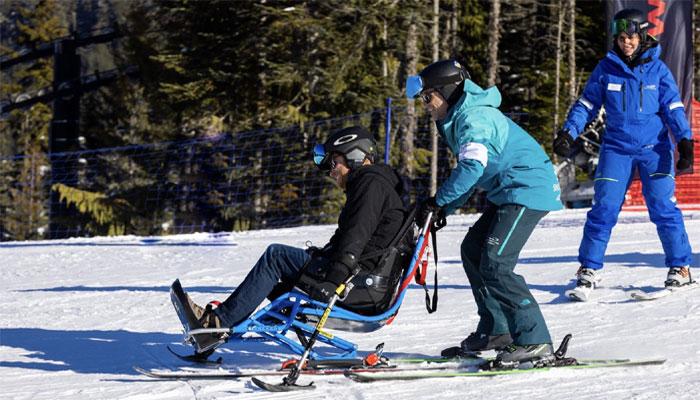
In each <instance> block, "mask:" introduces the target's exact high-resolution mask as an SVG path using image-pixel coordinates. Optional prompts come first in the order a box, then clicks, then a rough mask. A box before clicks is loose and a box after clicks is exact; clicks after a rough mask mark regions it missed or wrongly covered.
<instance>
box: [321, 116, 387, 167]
mask: <svg viewBox="0 0 700 400" xmlns="http://www.w3.org/2000/svg"><path fill="white" fill-rule="evenodd" d="M333 153H340V154H342V155H343V156H345V160H346V161H347V163H348V166H349V167H350V169H352V168H355V167H359V166H360V165H362V163H363V162H364V161H365V158H367V159H369V161H370V162H372V163H374V162H375V160H376V159H377V144H376V143H375V141H374V138H373V137H372V134H371V133H369V132H367V131H366V130H365V129H364V128H362V127H361V126H351V127H349V128H345V129H341V130H339V131H338V132H336V133H334V134H333V135H331V136H330V137H329V138H328V139H326V142H325V143H324V144H322V145H321V144H319V145H316V147H314V162H315V163H316V166H318V168H319V169H321V170H322V171H330V169H331V157H332V155H333Z"/></svg>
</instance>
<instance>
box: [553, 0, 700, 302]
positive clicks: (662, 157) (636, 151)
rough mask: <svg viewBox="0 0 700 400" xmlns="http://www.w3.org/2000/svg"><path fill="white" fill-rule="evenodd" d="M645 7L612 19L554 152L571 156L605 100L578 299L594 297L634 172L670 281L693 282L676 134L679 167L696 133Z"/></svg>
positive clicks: (687, 161) (685, 163)
mask: <svg viewBox="0 0 700 400" xmlns="http://www.w3.org/2000/svg"><path fill="white" fill-rule="evenodd" d="M648 27H649V22H648V21H647V19H646V17H645V15H644V13H643V12H642V11H640V10H637V9H633V8H628V9H624V10H622V11H620V12H618V13H617V14H615V17H613V23H612V34H613V38H614V40H613V48H612V49H611V50H610V51H609V52H608V54H607V55H606V57H605V58H604V59H603V60H601V61H600V62H599V63H598V65H597V66H596V67H595V69H594V70H593V72H592V73H591V76H590V77H589V78H588V83H586V87H585V88H584V90H583V94H582V95H581V98H580V99H579V100H578V101H577V102H576V103H575V104H574V105H573V107H572V109H571V112H570V113H569V117H568V119H567V120H566V122H565V123H564V125H563V127H562V129H561V130H560V131H559V132H558V134H557V137H556V138H555V139H554V152H555V153H557V154H558V155H560V156H562V157H568V156H569V153H570V150H571V146H572V144H573V143H574V140H575V139H576V138H577V137H578V135H579V134H580V133H581V131H582V130H583V128H584V126H585V125H586V123H587V122H588V121H590V120H591V119H593V118H594V117H595V116H596V114H597V112H598V110H599V109H600V107H602V106H603V105H605V112H606V129H605V134H604V135H603V141H602V145H601V147H600V158H599V160H598V167H597V169H596V173H595V186H594V191H595V194H594V197H593V206H592V207H591V210H590V211H589V212H588V215H587V217H586V224H585V225H584V227H583V238H582V239H581V245H580V246H579V255H578V262H579V263H580V267H579V270H578V273H577V276H578V280H577V288H576V289H574V290H573V291H572V292H575V293H581V294H580V295H575V296H572V298H573V299H575V300H587V299H588V294H589V293H590V292H591V291H592V290H593V288H594V287H595V285H596V284H597V283H598V282H599V281H600V271H601V269H602V268H603V255H604V254H605V249H606V248H607V245H608V241H609V240H610V233H611V231H612V228H613V227H614V226H615V224H616V223H617V217H618V214H619V213H620V209H621V208H622V204H623V203H624V201H625V193H626V192H627V189H628V188H629V186H630V183H632V178H633V177H634V172H635V170H637V171H639V179H640V180H641V181H642V194H643V195H644V199H645V200H646V204H647V208H648V209H649V218H650V219H651V221H652V222H653V223H654V224H655V225H656V231H657V232H658V235H659V238H660V239H661V245H662V247H663V250H664V253H665V255H666V260H665V263H666V267H667V268H668V274H667V276H666V281H665V286H666V287H677V286H682V285H686V284H689V283H690V282H691V277H690V260H691V249H690V243H689V241H688V235H687V233H686V231H685V225H684V224H683V216H682V214H681V211H680V210H679V209H678V208H677V207H676V198H675V196H674V191H675V189H676V183H675V175H676V173H675V171H674V169H673V166H674V160H673V144H672V143H671V138H670V136H669V134H668V129H669V128H670V130H671V133H673V135H674V136H675V139H676V141H677V143H678V151H679V153H680V158H679V159H678V161H677V162H676V163H675V165H676V168H677V169H678V170H683V169H686V168H688V167H690V166H691V165H692V164H693V141H692V140H691V136H692V132H691V130H690V126H689V125H688V120H687V119H686V116H685V109H684V108H683V103H682V102H681V99H680V95H679V93H678V87H677V86H676V82H675V81H674V79H673V75H672V74H671V71H669V69H668V67H666V65H665V64H664V63H663V61H661V60H660V59H659V55H660V54H661V47H660V46H659V42H658V41H657V40H656V39H655V38H654V37H653V36H652V35H650V34H649V33H648V32H647V30H648Z"/></svg>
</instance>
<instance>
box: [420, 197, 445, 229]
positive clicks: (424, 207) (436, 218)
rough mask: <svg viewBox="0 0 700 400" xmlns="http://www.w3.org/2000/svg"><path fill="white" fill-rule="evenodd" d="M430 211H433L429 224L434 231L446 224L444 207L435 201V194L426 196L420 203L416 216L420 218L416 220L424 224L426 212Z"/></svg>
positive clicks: (426, 216)
mask: <svg viewBox="0 0 700 400" xmlns="http://www.w3.org/2000/svg"><path fill="white" fill-rule="evenodd" d="M431 212H432V213H433V217H432V218H431V224H432V226H433V230H434V231H437V230H438V229H440V228H442V227H444V226H445V225H447V222H446V218H447V215H446V214H445V209H444V208H442V207H441V206H439V205H438V203H437V201H436V200H435V196H432V197H428V198H427V199H426V200H425V201H424V202H423V204H421V205H420V209H419V210H418V216H419V218H420V219H419V221H418V222H420V224H421V225H423V224H425V220H426V219H427V218H428V214H430V213H431Z"/></svg>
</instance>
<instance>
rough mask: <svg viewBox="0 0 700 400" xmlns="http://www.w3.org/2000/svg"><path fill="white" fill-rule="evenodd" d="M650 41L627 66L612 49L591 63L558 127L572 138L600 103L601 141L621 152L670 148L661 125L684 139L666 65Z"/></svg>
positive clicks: (686, 133) (687, 129) (685, 124)
mask: <svg viewBox="0 0 700 400" xmlns="http://www.w3.org/2000/svg"><path fill="white" fill-rule="evenodd" d="M660 54H661V46H660V45H658V44H657V45H654V46H653V47H651V48H650V49H648V50H646V51H645V52H644V53H643V54H642V55H641V56H640V60H641V63H638V65H635V66H634V67H633V68H630V67H629V66H628V65H627V64H625V62H624V61H623V60H622V59H620V57H619V56H618V55H617V53H615V51H614V50H610V51H608V53H607V55H606V57H605V58H604V59H603V60H601V61H600V62H599V63H598V65H597V66H596V67H595V69H594V70H593V72H592V73H591V76H590V77H589V78H588V83H586V87H585V89H584V90H583V94H582V95H581V98H580V99H579V100H578V101H577V102H576V103H574V106H573V107H572V109H571V112H570V113H569V117H568V118H567V120H566V122H565V123H564V126H563V128H564V129H566V128H568V129H569V133H570V134H571V136H572V137H573V138H576V137H577V136H578V135H579V134H580V133H581V132H582V131H583V129H584V127H585V126H586V124H587V123H588V122H589V121H591V120H592V119H593V118H594V117H595V116H596V115H597V114H598V110H599V109H600V107H601V106H605V113H606V129H605V133H604V135H603V144H605V145H606V146H610V148H612V149H615V150H617V151H620V152H622V153H623V154H643V153H645V152H647V151H651V150H652V149H653V148H654V147H655V146H657V149H659V150H660V149H667V148H668V149H670V148H671V142H670V137H669V135H668V133H667V129H666V125H668V126H669V127H670V128H671V132H672V133H673V135H674V136H675V139H676V141H677V142H678V141H680V140H681V139H690V138H691V136H692V131H691V130H690V126H689V125H688V120H687V119H686V115H685V109H684V107H683V102H682V101H681V99H680V94H679V92H678V87H677V86H676V82H675V80H674V79H673V75H672V74H671V71H670V70H669V69H668V67H666V64H664V63H663V61H661V60H660V59H659V55H660Z"/></svg>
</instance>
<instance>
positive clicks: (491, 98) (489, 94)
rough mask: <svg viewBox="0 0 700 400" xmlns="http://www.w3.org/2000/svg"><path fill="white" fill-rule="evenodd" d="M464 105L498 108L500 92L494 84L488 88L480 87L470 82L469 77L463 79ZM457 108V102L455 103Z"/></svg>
mask: <svg viewBox="0 0 700 400" xmlns="http://www.w3.org/2000/svg"><path fill="white" fill-rule="evenodd" d="M464 93H465V94H466V96H464V103H463V104H464V105H465V106H466V107H474V106H491V107H495V108H498V107H499V106H500V105H501V92H499V91H498V88H497V87H496V86H491V87H490V88H488V89H482V88H481V87H480V86H479V85H477V84H476V83H474V82H472V81H471V80H470V79H466V80H465V81H464ZM457 108H459V103H457Z"/></svg>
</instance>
